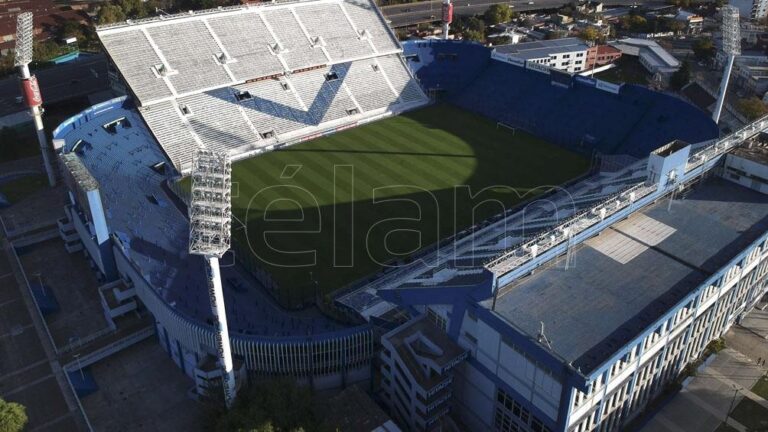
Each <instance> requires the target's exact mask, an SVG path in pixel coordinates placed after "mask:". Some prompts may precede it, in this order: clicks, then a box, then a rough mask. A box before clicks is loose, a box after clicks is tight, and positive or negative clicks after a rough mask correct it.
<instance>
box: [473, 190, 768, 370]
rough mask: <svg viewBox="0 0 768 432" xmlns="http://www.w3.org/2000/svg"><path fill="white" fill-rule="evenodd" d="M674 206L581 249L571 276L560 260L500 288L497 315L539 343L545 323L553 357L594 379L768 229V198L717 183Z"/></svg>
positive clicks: (655, 208) (653, 210) (653, 209)
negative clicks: (609, 361) (621, 350)
mask: <svg viewBox="0 0 768 432" xmlns="http://www.w3.org/2000/svg"><path fill="white" fill-rule="evenodd" d="M667 205H668V201H666V200H664V201H661V202H659V203H657V204H655V205H652V206H649V207H647V208H645V209H643V210H641V211H639V212H636V213H635V214H634V215H633V216H631V217H630V218H629V219H627V220H624V221H622V222H619V223H616V224H614V225H612V226H610V227H608V228H606V229H605V230H603V231H602V233H601V234H600V235H599V236H597V237H594V238H592V239H590V240H588V241H586V242H585V243H584V244H582V245H580V246H578V247H576V248H575V249H574V251H573V252H572V256H571V261H570V265H569V267H568V268H567V269H566V267H565V259H566V258H565V257H560V258H558V259H557V260H554V261H552V262H550V263H549V264H548V265H547V266H546V267H544V268H542V269H540V270H538V271H537V272H536V273H535V274H533V275H532V276H530V277H527V278H525V279H521V280H518V281H515V282H513V283H511V284H510V285H507V286H505V287H502V288H501V291H500V295H499V298H498V300H497V303H496V309H495V312H496V313H497V314H498V315H500V316H501V317H502V318H504V319H506V320H507V321H508V322H510V323H511V324H513V325H514V326H515V327H517V328H518V329H519V330H521V331H522V332H524V333H527V334H528V335H529V336H531V337H533V338H536V337H537V336H538V334H539V331H540V325H541V323H542V322H543V323H544V326H545V335H546V337H547V339H548V340H549V341H550V343H551V348H552V350H553V351H554V352H555V353H556V354H558V355H559V356H560V357H562V358H563V359H564V360H565V361H567V362H569V363H572V364H573V366H574V367H577V368H579V369H581V370H582V372H584V373H588V372H590V371H592V370H594V369H595V368H596V367H598V366H599V365H600V364H602V362H604V361H605V360H606V359H607V358H608V357H609V356H610V355H611V354H613V353H614V352H616V350H617V349H619V348H620V347H621V346H624V345H625V344H627V343H629V342H630V341H631V340H632V339H633V338H635V337H637V336H638V334H639V333H641V332H642V331H643V330H644V329H646V328H648V327H649V326H650V325H652V323H654V322H655V321H656V320H657V319H658V318H659V317H661V315H662V314H664V313H665V312H666V311H668V310H669V308H670V307H672V306H673V305H674V304H676V303H678V302H679V301H680V300H681V299H682V298H683V297H684V296H685V295H687V294H689V293H690V292H691V291H693V290H694V289H696V288H697V287H699V285H700V284H701V283H703V282H704V280H705V279H706V278H707V277H709V276H710V275H712V274H713V273H714V272H716V271H717V270H718V269H720V268H721V267H722V266H724V265H725V264H726V263H727V262H728V261H729V260H730V259H732V258H733V257H734V256H736V254H737V253H738V252H739V251H741V250H743V249H744V248H745V247H746V246H747V245H749V244H750V243H751V242H753V241H754V240H756V239H757V237H758V236H760V235H762V234H763V233H765V231H766V229H768V196H765V195H762V194H760V193H758V192H755V191H752V190H750V189H747V188H744V187H742V186H739V185H737V184H735V183H730V182H728V181H725V180H722V179H720V178H715V179H712V180H708V181H707V182H705V183H703V184H701V185H699V186H696V189H695V190H693V191H691V192H690V193H689V194H688V195H687V196H685V197H684V198H682V199H677V200H676V201H674V202H673V204H672V207H671V210H669V211H668V210H667ZM704 238H706V240H707V241H706V242H702V239H704ZM483 305H484V306H486V307H489V308H490V307H491V300H488V301H486V302H483ZM597 311H599V312H597Z"/></svg>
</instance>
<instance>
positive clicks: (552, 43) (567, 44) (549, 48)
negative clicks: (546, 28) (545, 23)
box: [496, 38, 589, 60]
mask: <svg viewBox="0 0 768 432" xmlns="http://www.w3.org/2000/svg"><path fill="white" fill-rule="evenodd" d="M587 49H589V47H588V46H587V44H585V43H584V41H582V40H581V39H578V38H563V39H551V40H542V41H535V42H524V43H519V44H511V45H500V46H497V47H496V52H498V53H500V54H508V55H510V56H514V57H517V58H522V59H526V60H528V59H536V58H542V57H549V56H550V55H551V54H557V53H562V52H572V51H586V50H587Z"/></svg>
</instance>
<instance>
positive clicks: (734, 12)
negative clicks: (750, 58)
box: [712, 5, 741, 123]
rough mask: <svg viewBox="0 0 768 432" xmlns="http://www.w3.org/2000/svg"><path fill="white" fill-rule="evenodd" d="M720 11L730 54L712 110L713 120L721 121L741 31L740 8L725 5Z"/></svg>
mask: <svg viewBox="0 0 768 432" xmlns="http://www.w3.org/2000/svg"><path fill="white" fill-rule="evenodd" d="M720 12H721V13H722V14H723V52H724V53H725V54H726V55H727V56H728V62H727V63H726V66H725V70H724V71H723V79H722V81H721V82H720V94H719V95H718V97H717V105H715V110H714V111H713V112H712V120H714V121H715V123H717V122H719V121H720V113H721V112H722V111H723V104H724V103H725V92H726V90H727V89H728V81H729V80H730V78H731V70H732V69H733V61H734V59H735V58H736V56H737V55H739V54H741V32H740V29H739V9H738V8H736V7H735V6H731V5H725V6H723V8H722V9H720Z"/></svg>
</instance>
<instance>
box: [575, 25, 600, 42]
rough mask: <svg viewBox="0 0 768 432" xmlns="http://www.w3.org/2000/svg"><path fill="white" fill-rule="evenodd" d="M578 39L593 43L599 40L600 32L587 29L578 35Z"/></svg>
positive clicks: (592, 28)
mask: <svg viewBox="0 0 768 432" xmlns="http://www.w3.org/2000/svg"><path fill="white" fill-rule="evenodd" d="M579 37H580V38H582V39H584V40H585V41H590V42H594V41H596V40H597V39H599V38H600V32H599V31H597V29H596V28H594V27H587V28H585V29H584V30H582V31H581V33H579Z"/></svg>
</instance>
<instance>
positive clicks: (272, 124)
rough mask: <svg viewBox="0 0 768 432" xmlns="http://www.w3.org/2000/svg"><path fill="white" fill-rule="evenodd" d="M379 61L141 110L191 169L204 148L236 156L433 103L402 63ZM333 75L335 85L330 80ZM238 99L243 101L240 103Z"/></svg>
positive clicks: (181, 165) (172, 155)
mask: <svg viewBox="0 0 768 432" xmlns="http://www.w3.org/2000/svg"><path fill="white" fill-rule="evenodd" d="M377 60H382V58H379V59H376V58H371V59H364V60H358V61H355V62H351V63H342V64H336V65H333V66H331V67H323V68H318V69H312V70H309V71H304V72H299V73H294V74H291V75H289V76H282V77H280V78H270V79H265V80H261V81H254V82H250V83H246V84H241V85H237V86H231V87H224V88H220V89H216V90H209V91H206V92H203V93H197V94H193V95H189V96H184V97H180V98H178V99H177V100H175V101H168V102H162V103H156V104H152V105H149V106H145V107H140V108H139V112H140V113H141V114H142V116H143V117H144V119H145V120H146V122H147V125H148V126H149V128H150V130H151V131H152V133H153V134H155V136H156V137H157V139H158V141H159V142H160V143H161V145H162V147H163V149H164V150H165V152H166V153H167V154H168V156H169V158H170V159H171V161H172V162H173V163H174V165H176V166H177V167H178V168H184V167H185V166H187V165H188V164H189V163H190V162H191V157H192V151H190V149H194V148H195V147H196V146H197V145H202V146H205V147H207V148H211V149H219V150H227V151H230V152H232V154H233V157H236V154H239V153H243V152H248V151H251V150H256V149H258V148H262V147H267V146H270V145H274V144H279V143H290V142H291V141H293V140H296V139H298V138H300V137H302V136H307V135H312V134H315V133H317V132H319V131H323V130H327V129H331V128H333V127H337V126H340V125H347V124H349V123H353V122H356V121H359V120H361V119H364V118H366V117H369V116H372V115H378V114H382V113H384V112H386V111H387V110H398V109H407V108H410V107H415V106H418V105H422V104H424V103H426V102H427V98H426V96H425V95H424V93H423V92H421V90H420V88H419V86H418V84H416V82H415V81H413V80H412V79H411V82H413V87H411V85H410V82H409V81H407V80H406V77H410V75H409V74H408V71H407V70H402V71H400V70H399V68H402V67H403V66H402V63H400V61H399V59H398V58H397V57H395V61H387V62H382V63H381V64H379V62H378V61H377ZM374 66H376V67H374ZM390 68H394V69H395V70H390ZM329 72H334V73H335V75H336V79H332V80H328V79H327V78H326V76H327V75H328V73H329ZM390 76H392V77H394V80H393V82H392V85H390V84H389V82H388V80H391V78H389V77H390ZM393 87H394V88H393ZM398 89H400V90H398ZM397 91H400V92H401V93H398V92H397ZM244 92H247V95H248V96H245V93H244ZM236 94H241V95H243V96H242V97H241V100H238V98H237V97H236V96H235V95H236ZM350 95H351V96H350Z"/></svg>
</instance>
